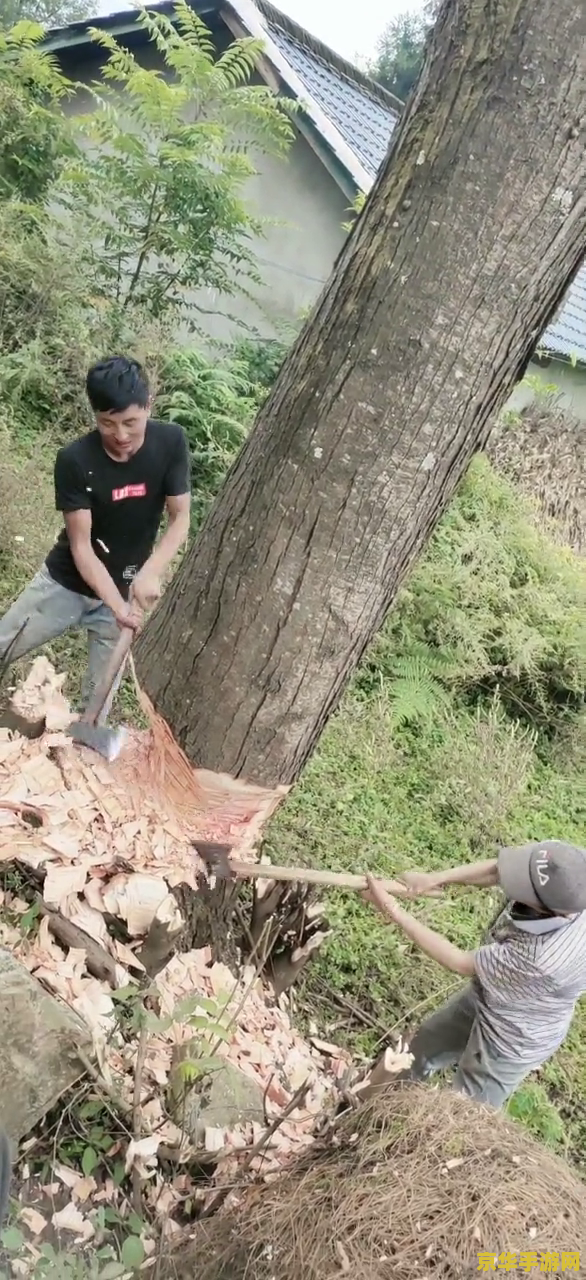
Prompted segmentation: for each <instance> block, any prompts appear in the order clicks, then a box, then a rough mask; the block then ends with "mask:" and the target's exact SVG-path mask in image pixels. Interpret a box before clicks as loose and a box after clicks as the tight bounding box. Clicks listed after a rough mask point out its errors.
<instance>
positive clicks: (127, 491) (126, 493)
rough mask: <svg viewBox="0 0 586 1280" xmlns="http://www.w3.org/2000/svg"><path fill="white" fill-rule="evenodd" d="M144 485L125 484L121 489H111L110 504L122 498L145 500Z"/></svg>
mask: <svg viewBox="0 0 586 1280" xmlns="http://www.w3.org/2000/svg"><path fill="white" fill-rule="evenodd" d="M146 491H147V490H146V484H125V485H124V488H123V489H112V502H121V501H122V498H146Z"/></svg>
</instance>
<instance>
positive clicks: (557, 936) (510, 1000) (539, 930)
mask: <svg viewBox="0 0 586 1280" xmlns="http://www.w3.org/2000/svg"><path fill="white" fill-rule="evenodd" d="M475 971H476V976H475V978H474V990H475V996H476V1004H477V1011H478V1012H477V1016H478V1021H479V1024H480V1028H481V1030H482V1032H483V1035H484V1037H485V1039H486V1042H487V1046H488V1048H489V1050H492V1052H493V1053H496V1054H497V1055H498V1056H499V1057H502V1058H506V1059H509V1060H514V1061H515V1062H517V1063H521V1064H523V1065H524V1066H526V1068H527V1070H528V1071H530V1070H533V1069H534V1068H535V1067H538V1066H540V1064H541V1063H542V1062H545V1060H546V1059H547V1058H549V1057H551V1055H552V1053H555V1050H556V1049H558V1048H559V1046H560V1044H561V1043H562V1041H563V1040H564V1038H565V1036H566V1033H567V1031H568V1028H569V1026H570V1022H571V1021H572V1014H573V1012H574V1008H575V1005H576V1001H577V999H578V997H579V996H581V995H582V993H583V992H585V991H586V911H582V912H580V914H579V915H575V916H570V917H568V916H540V915H538V914H537V913H536V912H533V911H531V910H530V909H529V908H528V907H524V906H522V905H521V904H519V903H509V904H508V905H507V907H506V908H505V910H504V911H503V912H502V913H501V915H500V916H499V917H498V920H497V921H496V923H495V924H494V925H493V927H492V929H491V931H490V934H489V937H488V940H487V942H486V944H485V945H484V946H482V947H480V949H479V950H478V951H477V952H476V956H475Z"/></svg>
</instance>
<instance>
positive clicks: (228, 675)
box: [137, 0, 586, 785]
mask: <svg viewBox="0 0 586 1280" xmlns="http://www.w3.org/2000/svg"><path fill="white" fill-rule="evenodd" d="M585 37H586V12H585V11H584V7H583V5H582V4H581V3H580V0H448V2H447V3H446V4H445V5H444V7H443V9H442V10H441V13H440V16H439V20H438V23H437V25H436V29H435V32H434V35H433V37H432V39H431V43H430V47H429V49H428V54H427V59H426V64H425V67H424V70H423V72H422V76H421V79H420V82H419V85H418V87H417V90H416V92H415V94H414V96H413V99H412V101H411V104H410V106H409V108H408V110H407V113H406V116H405V118H404V120H403V121H402V124H401V127H400V130H399V133H398V137H397V138H396V140H395V143H394V146H393V148H392V151H391V154H390V156H389V157H388V159H387V161H386V163H385V165H384V167H383V170H382V172H381V174H380V176H379V179H378V181H377V184H376V186H375V189H374V191H373V193H372V195H371V197H370V199H369V201H368V204H367V206H366V209H365V212H364V213H363V215H362V216H361V218H360V219H359V222H358V225H357V227H356V228H355V230H354V232H353V233H352V235H351V236H350V238H349V241H348V243H347V245H346V246H345V248H344V250H343V251H342V253H341V255H340V257H339V259H338V262H337V263H336V267H335V270H334V273H333V276H332V278H331V280H330V282H329V284H328V286H327V288H326V289H325V290H324V292H323V294H322V296H321V299H320V301H319V302H318V304H317V306H316V308H315V310H314V312H313V315H312V316H311V319H310V320H309V321H308V323H307V324H306V325H305V328H304V330H303V332H302V334H301V336H300V338H299V339H298V341H297V343H296V345H295V347H294V349H293V351H292V353H291V354H290V356H289V357H288V359H287V360H286V362H285V365H284V367H283V369H282V371H281V374H280V376H279V378H278V380H277V383H276V385H275V387H274V390H273V392H272V394H271V396H270V398H269V400H268V402H267V403H266V405H265V406H264V407H263V409H262V411H261V413H260V414H259V417H258V420H257V423H256V426H255V428H254V430H253V432H252V434H251V435H250V437H249V439H248V441H247V443H246V445H245V446H244V448H243V449H242V452H241V454H240V456H239V457H238V459H237V461H236V463H235V465H234V467H233V468H232V470H231V472H230V475H229V477H228V479H227V481H226V483H225V485H224V487H223V489H222V491H221V493H220V496H219V498H218V500H217V501H216V503H215V506H214V508H213V510H212V512H211V514H210V516H209V517H208V519H207V521H206V524H205V526H204V528H203V530H202V532H201V534H200V536H199V537H198V539H197V541H196V543H195V545H194V546H193V547H192V548H191V550H190V552H189V554H187V555H186V557H185V560H184V562H183V565H182V567H181V570H180V572H179V573H178V575H177V577H176V579H175V581H174V583H173V584H172V586H171V588H170V590H169V591H168V592H167V594H166V596H165V598H164V600H163V602H162V604H161V606H160V607H159V609H158V610H157V612H156V614H155V616H154V618H153V619H152V621H151V622H150V623H149V625H148V626H147V628H146V630H145V632H144V634H143V636H142V637H141V638H140V640H139V642H138V646H137V656H138V663H139V672H140V676H141V678H142V680H143V682H144V684H145V686H146V688H147V690H148V692H149V693H150V695H151V697H152V698H153V699H154V701H155V703H156V705H157V707H158V709H159V710H160V711H161V712H162V714H163V715H164V716H165V717H166V718H167V720H168V721H169V723H170V725H171V726H172V728H173V730H174V732H175V735H176V736H177V738H178V740H179V741H180V743H181V745H182V746H183V747H184V749H185V750H186V752H187V753H188V755H189V756H190V758H191V759H192V760H193V761H194V762H198V763H201V764H203V765H205V766H207V768H209V769H216V770H226V771H227V772H229V773H231V774H232V775H234V776H244V777H245V778H247V779H249V780H252V781H255V782H260V783H262V784H264V785H273V784H274V783H276V782H285V783H289V782H291V781H293V780H294V779H295V778H296V777H297V775H298V774H299V771H300V769H301V768H302V766H303V764H304V762H305V761H306V760H307V758H308V756H309V754H310V753H311V751H312V749H313V747H314V746H315V743H316V741H317V739H318V738H319V735H320V733H321V731H322V730H323V728H324V725H325V723H326V721H327V719H328V717H329V715H330V714H331V712H332V710H333V709H334V707H335V706H336V703H337V702H338V699H339V697H340V694H341V692H342V690H343V688H344V686H345V684H346V682H347V680H348V678H349V676H350V675H351V673H352V671H353V670H354V668H355V667H356V664H357V663H358V661H359V659H360V657H361V655H362V653H363V651H364V648H365V646H366V645H367V644H368V642H369V640H370V639H371V637H372V636H373V634H374V633H375V632H376V630H377V628H378V627H380V625H381V622H382V620H383V618H384V616H385V613H386V612H387V610H388V608H389V605H390V604H391V603H392V601H393V599H394V598H395V595H396V593H397V589H398V588H399V586H400V584H401V583H402V581H403V579H404V577H405V574H406V573H407V571H408V570H409V568H410V566H411V565H412V564H413V561H414V559H415V557H416V556H417V555H418V554H419V552H420V551H421V549H422V548H423V547H424V546H425V544H426V542H427V541H428V539H429V537H430V534H431V532H432V530H433V528H434V526H435V524H436V522H437V520H438V518H439V516H440V515H441V513H442V511H443V510H444V508H445V506H446V504H447V502H448V500H449V498H450V496H451V494H452V493H453V490H454V487H455V485H456V484H457V482H458V480H459V479H460V477H461V476H462V474H463V473H464V471H465V470H466V468H467V466H468V463H469V461H470V459H471V457H472V455H473V453H474V452H475V451H476V450H477V449H478V448H479V447H481V446H482V445H483V443H484V441H485V439H486V435H487V431H488V426H489V423H490V421H491V419H492V418H493V415H494V413H495V410H496V409H498V408H499V406H500V405H502V403H503V402H504V400H505V398H506V396H507V394H508V393H509V391H510V389H511V388H512V386H513V384H514V383H515V382H516V380H517V379H518V378H519V376H520V375H521V373H522V371H523V369H524V368H525V365H526V363H527V361H528V359H529V357H530V354H531V353H532V351H533V350H534V348H535V346H536V344H537V342H538V339H539V337H540V334H541V333H542V332H543V329H544V328H545V326H546V324H547V321H548V320H549V318H550V316H551V314H552V311H553V310H554V308H555V307H556V306H557V304H558V303H559V301H560V299H561V297H562V295H563V293H564V292H565V290H566V289H567V287H568V285H569V283H570V281H571V279H572V277H573V275H574V273H575V271H576V270H577V268H578V266H579V263H580V260H581V258H582V255H583V253H584V247H585V244H586V192H585V181H584V180H585V160H584V144H585V136H584V102H585V100H586V97H585V95H586V83H585V80H586V77H585V59H586V53H585V49H586V43H585Z"/></svg>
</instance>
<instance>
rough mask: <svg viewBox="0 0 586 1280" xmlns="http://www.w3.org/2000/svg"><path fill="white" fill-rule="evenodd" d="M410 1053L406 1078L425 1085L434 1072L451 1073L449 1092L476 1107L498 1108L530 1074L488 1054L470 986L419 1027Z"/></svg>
mask: <svg viewBox="0 0 586 1280" xmlns="http://www.w3.org/2000/svg"><path fill="white" fill-rule="evenodd" d="M409 1051H410V1052H411V1053H412V1054H413V1064H412V1067H411V1071H410V1075H411V1078H412V1079H415V1080H424V1079H427V1078H428V1077H429V1076H431V1075H433V1073H434V1072H435V1071H443V1070H446V1069H447V1068H449V1067H455V1068H456V1074H455V1076H454V1080H453V1088H454V1089H456V1090H457V1091H458V1093H465V1094H467V1096H468V1097H469V1098H475V1099H476V1101H477V1102H484V1103H486V1104H487V1105H488V1106H491V1107H497V1108H499V1107H502V1106H503V1104H504V1103H505V1102H506V1101H507V1098H509V1097H510V1096H511V1094H512V1093H514V1092H515V1089H517V1088H518V1086H519V1085H520V1084H521V1081H522V1080H524V1079H525V1076H527V1075H528V1074H529V1071H530V1070H531V1068H530V1067H527V1066H524V1065H523V1063H521V1062H518V1061H515V1060H514V1059H509V1058H507V1059H505V1058H502V1057H500V1056H498V1055H497V1054H495V1052H494V1050H492V1049H489V1047H488V1046H487V1044H486V1039H485V1037H484V1035H483V1033H482V1029H481V1027H480V1024H479V1022H478V1018H477V1011H476V998H475V993H474V989H473V987H472V985H471V984H469V985H468V986H466V987H463V988H462V990H461V991H457V992H456V993H455V995H453V996H452V997H451V998H450V999H449V1000H446V1003H445V1004H443V1005H442V1006H441V1008H439V1009H437V1010H436V1012H435V1013H432V1014H431V1015H430V1017H429V1018H426V1019H425V1022H422V1024H421V1026H420V1027H419V1030H418V1031H416V1033H415V1035H414V1036H413V1039H412V1041H411V1044H410V1045H409Z"/></svg>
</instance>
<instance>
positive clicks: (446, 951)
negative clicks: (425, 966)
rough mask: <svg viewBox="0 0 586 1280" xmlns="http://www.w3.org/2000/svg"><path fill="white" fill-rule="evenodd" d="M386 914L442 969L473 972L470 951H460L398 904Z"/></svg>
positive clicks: (464, 972)
mask: <svg viewBox="0 0 586 1280" xmlns="http://www.w3.org/2000/svg"><path fill="white" fill-rule="evenodd" d="M388 914H389V919H390V920H392V922H393V924H398V925H399V926H400V928H401V929H402V930H403V933H405V934H406V935H407V937H408V938H410V939H411V941H412V942H414V943H415V944H416V946H418V947H421V950H422V951H425V954H426V955H428V956H430V957H431V959H432V960H436V961H437V963H438V964H441V965H443V967H444V969H449V970H450V971H451V972H452V973H461V974H466V975H470V974H472V973H473V972H474V963H473V959H472V957H473V953H472V952H470V951H462V950H461V948H460V947H455V946H454V944H453V942H450V941H449V940H448V938H444V937H443V935H442V934H441V933H436V931H435V929H430V928H429V927H428V926H427V925H426V924H422V923H421V921H419V920H416V919H415V916H412V915H411V914H410V912H409V911H405V910H404V909H403V907H400V906H399V905H398V904H396V905H395V906H394V907H393V910H392V912H389V913H388Z"/></svg>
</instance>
